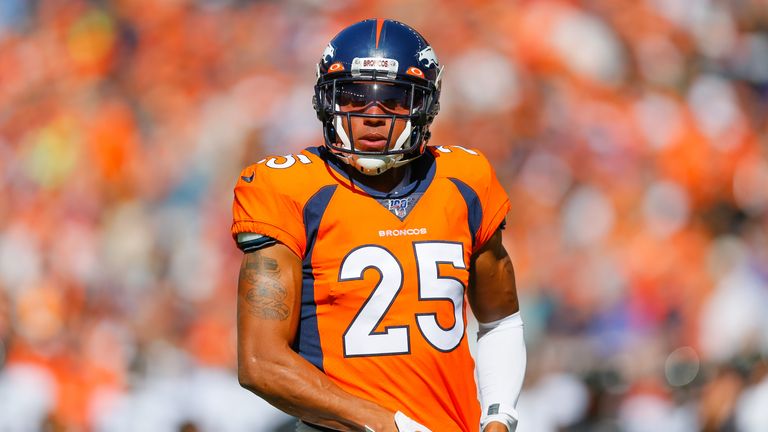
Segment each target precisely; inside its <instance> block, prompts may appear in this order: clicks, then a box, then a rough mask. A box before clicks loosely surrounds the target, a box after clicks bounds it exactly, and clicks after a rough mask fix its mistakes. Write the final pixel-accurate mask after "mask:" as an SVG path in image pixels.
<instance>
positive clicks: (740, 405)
mask: <svg viewBox="0 0 768 432" xmlns="http://www.w3.org/2000/svg"><path fill="white" fill-rule="evenodd" d="M369 17H382V18H384V17H386V18H393V19H398V20H401V21H404V22H406V23H407V24H409V25H411V26H413V27H415V28H416V29H418V30H419V31H420V32H421V33H422V34H423V35H424V36H425V37H426V38H427V39H428V40H429V41H430V42H431V44H432V45H433V46H434V48H435V51H436V52H437V54H438V56H439V58H440V61H441V63H442V64H444V65H445V66H446V73H445V78H444V87H443V94H442V100H441V112H440V115H439V116H438V117H437V120H436V121H435V124H434V126H433V128H432V129H433V132H434V134H433V138H432V141H431V144H440V145H463V146H467V147H473V148H478V149H480V150H482V151H483V152H484V153H485V154H486V155H487V156H488V157H489V158H490V159H491V161H492V162H493V164H494V166H495V168H496V170H497V172H498V174H499V176H500V178H501V180H502V182H503V184H504V185H505V186H506V188H507V190H508V192H509V194H510V196H511V198H512V202H513V210H512V212H511V214H510V216H509V218H508V224H507V229H506V231H505V244H506V247H507V249H508V250H509V251H510V254H511V255H512V257H513V261H514V262H515V265H516V272H517V277H518V286H519V293H520V297H521V301H522V307H523V312H522V313H523V317H524V320H525V322H526V337H527V343H528V353H529V363H528V364H529V367H528V373H527V377H526V387H525V390H524V393H523V395H522V397H521V400H520V412H521V423H520V426H519V428H518V431H520V432H547V431H571V432H578V431H654V432H657V431H699V430H702V431H737V430H738V431H766V430H768V414H766V412H767V411H766V410H765V407H766V406H768V363H766V358H768V314H767V313H765V311H766V310H768V1H766V0H742V1H715V0H582V1H576V0H570V1H566V0H549V1H534V0H519V1H512V0H487V1H481V0H465V1H459V0H423V1H420V2H412V1H402V0H389V1H379V0H374V1H370V0H369V1H363V0H343V1H330V2H322V1H318V0H290V1H282V2H278V1H245V0H162V1H140V0H112V1H108V0H102V1H96V0H93V1H86V0H66V1H64V0H2V2H0V429H2V430H9V431H17V430H18V431H27V430H43V429H45V428H47V429H45V430H67V431H70V430H71V431H129V430H142V431H145V430H147V431H149V430H152V431H166V430H167V431H174V430H206V431H239V430H256V431H267V432H271V431H280V430H292V427H291V426H290V423H291V421H290V419H288V418H287V417H286V416H284V415H282V414H280V413H278V412H276V411H275V410H274V409H272V408H270V407H268V406H267V405H266V404H265V403H264V402H262V401H261V400H260V399H258V398H257V397H256V396H253V395H251V394H249V393H248V392H247V391H245V390H243V389H240V388H239V387H238V385H237V380H236V376H235V366H236V364H235V326H234V320H235V309H234V303H235V289H236V278H237V267H238V265H239V258H240V252H239V251H237V250H236V248H235V247H234V244H233V243H232V241H231V238H230V236H229V224H230V217H231V216H230V205H231V199H232V187H233V186H234V183H235V180H236V176H237V175H238V173H239V170H240V168H242V167H244V166H246V165H247V164H249V163H252V162H254V161H257V160H259V159H261V157H262V156H264V155H266V154H273V153H274V154H287V153H294V152H297V151H299V150H300V149H302V148H304V147H306V146H314V145H319V144H321V142H322V138H321V128H320V124H319V122H318V121H317V120H316V118H315V114H314V112H313V110H312V105H311V97H312V86H313V84H314V65H315V63H316V62H317V61H318V60H319V58H320V55H321V53H322V51H323V48H324V47H325V45H326V44H327V42H328V41H329V40H330V39H331V38H332V37H333V35H335V34H336V33H337V32H338V31H339V30H340V29H342V28H343V27H345V26H347V25H349V24H351V23H353V22H356V21H358V20H361V19H364V18H369Z"/></svg>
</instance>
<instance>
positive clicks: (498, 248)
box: [232, 19, 526, 432]
mask: <svg viewBox="0 0 768 432" xmlns="http://www.w3.org/2000/svg"><path fill="white" fill-rule="evenodd" d="M442 72H443V67H442V66H441V65H440V62H439V61H438V58H437V56H436V55H435V52H434V50H433V48H432V47H431V46H430V45H429V44H428V43H427V41H426V40H425V39H424V38H423V37H422V36H421V35H420V34H419V33H418V32H416V30H414V29H413V28H411V27H409V26H407V25H405V24H403V23H400V22H397V21H393V20H380V19H370V20H365V21H362V22H359V23H356V24H354V25H351V26H349V27H347V28H345V29H344V30H342V31H341V32H340V33H339V34H338V35H337V36H336V37H335V38H333V40H331V42H330V43H329V44H328V46H327V47H326V49H325V51H324V53H323V55H322V58H321V59H320V61H319V64H318V65H317V82H316V85H315V95H314V107H315V110H316V112H317V117H318V119H319V120H320V122H321V123H322V128H323V138H324V143H323V145H320V146H318V147H310V148H307V149H305V150H303V151H302V152H300V153H298V154H295V155H285V156H273V157H267V158H265V159H263V160H261V161H259V162H258V163H256V164H254V165H251V166H249V167H247V168H246V169H244V170H243V171H242V172H241V174H240V179H239V180H238V183H237V186H236V187H235V199H234V205H233V212H234V223H233V225H232V233H233V236H234V238H235V239H236V241H237V246H238V247H239V248H240V249H241V250H242V251H243V252H244V257H243V262H242V266H241V268H240V277H239V289H238V314H237V325H238V362H239V364H238V372H239V380H240V383H241V384H242V385H243V386H244V387H246V388H247V389H249V390H251V391H252V392H254V393H255V394H257V395H259V396H260V397H262V398H264V399H266V400H267V401H269V402H270V403H271V404H273V405H274V406H276V407H278V408H280V409H281V410H283V411H285V412H287V413H289V414H291V415H295V416H296V417H298V418H299V423H298V426H297V430H300V431H318V430H319V431H376V432H393V431H400V432H415V431H440V432H442V431H472V432H476V431H478V430H482V431H486V432H493V431H513V430H514V429H515V427H516V424H517V419H518V414H517V411H516V409H515V406H516V403H517V398H518V395H519V393H520V389H521V387H522V382H523V376H524V371H525V364H526V360H525V346H524V343H523V324H522V320H521V318H520V313H519V310H518V309H519V308H518V300H517V293H516V288H515V277H514V272H513V267H512V263H511V261H510V258H509V256H508V255H507V252H506V251H505V249H504V247H503V246H502V242H501V237H502V236H501V230H502V229H503V226H504V219H505V216H506V214H507V212H508V211H509V209H510V203H509V199H508V198H507V195H506V193H505V192H504V190H503V188H502V186H501V185H500V184H499V182H498V180H497V178H496V175H495V173H494V171H493V169H492V167H491V165H490V164H489V162H488V160H487V159H486V158H485V157H484V156H483V155H482V154H481V153H480V152H478V151H477V150H472V149H469V148H465V147H459V146H446V147H434V146H429V147H428V146H427V141H428V140H429V137H430V132H429V126H430V124H431V123H432V121H433V120H434V118H435V116H436V115H437V113H438V110H439V106H440V105H439V99H440V81H441V75H442ZM465 298H466V299H468V303H469V306H471V308H472V311H473V312H474V314H475V316H476V317H477V319H478V321H479V323H480V324H479V325H480V331H479V334H478V335H477V337H478V344H477V364H475V362H474V361H473V359H472V357H471V356H470V351H469V346H468V342H467V336H466V334H465V333H466V321H467V316H466V304H465ZM472 337H474V335H472ZM475 367H476V369H477V381H476V380H475ZM478 390H479V392H478ZM478 394H479V400H478Z"/></svg>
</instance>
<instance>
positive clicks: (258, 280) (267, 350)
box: [237, 243, 397, 432]
mask: <svg viewBox="0 0 768 432" xmlns="http://www.w3.org/2000/svg"><path fill="white" fill-rule="evenodd" d="M301 276H302V275H301V261H300V260H299V258H298V257H297V256H296V255H295V254H294V253H293V252H292V251H291V250H290V249H288V248H287V247H286V246H284V245H282V244H279V243H278V244H275V245H273V246H270V247H267V248H264V249H260V250H257V251H255V252H251V253H247V254H245V255H244V256H243V261H242V265H241V267H240V276H239V283H238V304H237V329H238V379H239V381H240V384H241V385H242V386H243V387H245V388H247V389H248V390H250V391H252V392H254V393H255V394H257V395H258V396H260V397H262V398H263V399H265V400H267V401H268V402H269V403H271V404H272V405H274V406H276V407H277V408H279V409H281V410H283V411H285V412H286V413H289V414H291V415H294V416H296V417H299V418H301V419H303V420H306V421H309V422H311V423H315V424H318V425H321V426H326V427H330V428H334V429H338V430H342V431H361V430H363V428H364V426H365V425H367V426H369V427H371V428H373V430H375V431H377V432H380V431H387V432H389V431H392V432H396V431H397V429H396V427H395V424H394V420H393V418H394V417H393V416H394V413H392V412H390V411H388V410H385V409H384V408H381V407H380V406H378V405H376V404H374V403H372V402H369V401H366V400H363V399H360V398H357V397H354V396H352V395H350V394H349V393H346V392H344V391H343V390H341V389H340V388H339V387H338V386H336V385H335V384H333V383H332V382H331V381H330V380H329V379H328V378H327V377H326V376H325V375H324V374H323V373H321V372H320V371H319V370H317V369H316V368H315V367H314V366H313V365H311V364H310V363H309V362H307V361H306V360H304V359H303V358H302V357H301V356H299V355H298V354H296V353H295V352H294V351H293V350H292V349H291V347H290V345H291V343H292V342H293V339H294V336H295V334H296V329H297V326H298V318H299V310H300V299H301Z"/></svg>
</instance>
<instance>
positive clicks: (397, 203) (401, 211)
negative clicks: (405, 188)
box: [387, 198, 410, 219]
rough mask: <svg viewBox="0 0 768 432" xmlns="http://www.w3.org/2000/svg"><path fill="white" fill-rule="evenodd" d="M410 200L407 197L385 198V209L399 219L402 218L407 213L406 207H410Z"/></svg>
mask: <svg viewBox="0 0 768 432" xmlns="http://www.w3.org/2000/svg"><path fill="white" fill-rule="evenodd" d="M409 201H410V200H409V199H408V198H392V199H388V200H387V209H389V211H391V212H392V213H393V214H394V215H395V216H397V217H399V218H400V219H402V218H404V217H405V216H406V215H407V214H408V208H409V207H410V202H409Z"/></svg>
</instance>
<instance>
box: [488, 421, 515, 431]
mask: <svg viewBox="0 0 768 432" xmlns="http://www.w3.org/2000/svg"><path fill="white" fill-rule="evenodd" d="M483 432H510V431H509V430H508V429H507V427H506V426H505V425H504V424H502V423H499V422H490V423H488V425H487V426H486V427H485V429H483Z"/></svg>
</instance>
